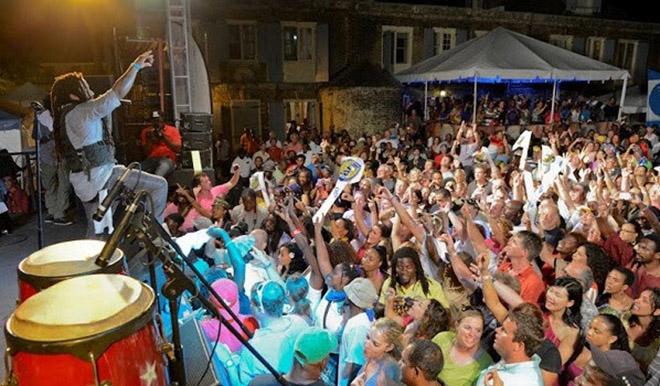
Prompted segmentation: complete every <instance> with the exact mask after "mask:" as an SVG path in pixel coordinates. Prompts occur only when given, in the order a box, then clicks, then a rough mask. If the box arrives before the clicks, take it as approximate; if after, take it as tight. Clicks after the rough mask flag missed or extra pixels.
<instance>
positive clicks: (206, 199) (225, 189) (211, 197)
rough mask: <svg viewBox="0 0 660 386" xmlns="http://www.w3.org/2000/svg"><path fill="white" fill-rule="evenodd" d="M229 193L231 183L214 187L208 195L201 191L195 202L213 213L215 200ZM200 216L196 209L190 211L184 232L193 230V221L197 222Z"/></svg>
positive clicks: (184, 225) (185, 221) (184, 223)
mask: <svg viewBox="0 0 660 386" xmlns="http://www.w3.org/2000/svg"><path fill="white" fill-rule="evenodd" d="M227 193H229V182H227V183H225V184H222V185H216V186H214V187H212V188H211V190H210V191H209V192H208V193H207V192H204V191H201V190H200V191H199V192H198V193H197V194H196V196H195V200H197V202H198V203H199V205H200V206H201V207H202V208H204V209H206V210H208V211H211V210H212V209H213V202H214V201H215V198H216V197H218V196H222V197H224V196H225V195H227ZM199 216H201V215H200V214H199V212H198V211H197V209H195V208H192V209H190V211H189V212H188V214H186V217H185V220H184V221H183V225H182V226H181V228H183V230H184V231H188V230H190V229H192V228H193V221H195V219H197V218H198V217H199Z"/></svg>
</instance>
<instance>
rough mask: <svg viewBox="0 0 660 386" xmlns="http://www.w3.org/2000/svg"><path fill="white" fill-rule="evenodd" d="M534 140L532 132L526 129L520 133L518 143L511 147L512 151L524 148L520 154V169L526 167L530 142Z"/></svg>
mask: <svg viewBox="0 0 660 386" xmlns="http://www.w3.org/2000/svg"><path fill="white" fill-rule="evenodd" d="M531 140H532V132H531V131H529V130H525V131H524V132H523V133H522V134H520V137H518V139H517V140H516V143H514V144H513V147H512V148H511V151H515V150H516V149H522V155H521V156H520V165H519V167H518V168H519V169H520V170H524V169H525V162H527V153H528V152H529V143H530V141H531Z"/></svg>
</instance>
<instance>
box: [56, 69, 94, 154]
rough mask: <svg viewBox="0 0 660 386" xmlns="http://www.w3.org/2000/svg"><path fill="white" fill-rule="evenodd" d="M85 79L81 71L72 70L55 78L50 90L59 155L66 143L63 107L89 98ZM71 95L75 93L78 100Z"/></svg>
mask: <svg viewBox="0 0 660 386" xmlns="http://www.w3.org/2000/svg"><path fill="white" fill-rule="evenodd" d="M84 82H85V80H84V78H83V75H82V74H81V73H80V72H70V73H68V74H64V75H60V76H58V77H57V78H55V82H54V83H53V87H52V88H51V90H50V98H51V107H52V113H53V137H54V139H55V151H56V152H57V154H58V155H60V156H62V155H63V154H64V147H63V146H64V144H63V142H62V141H63V139H62V130H64V128H63V127H61V123H62V110H63V107H64V106H66V105H68V104H71V103H74V104H78V103H82V102H84V101H86V100H87V99H89V97H88V95H87V93H86V91H85V83H84ZM70 95H75V96H76V97H78V100H75V99H72V98H71V96H70Z"/></svg>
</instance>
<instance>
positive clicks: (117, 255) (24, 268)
mask: <svg viewBox="0 0 660 386" xmlns="http://www.w3.org/2000/svg"><path fill="white" fill-rule="evenodd" d="M81 241H84V242H89V243H94V244H98V246H100V247H101V248H102V247H103V245H105V243H104V242H103V241H101V240H91V239H81V240H71V241H63V242H61V243H56V244H53V245H49V246H47V247H45V248H42V249H40V250H38V251H36V252H33V253H31V254H30V255H29V256H27V257H26V258H24V259H23V260H21V262H20V263H19V264H18V273H19V275H21V274H22V275H26V276H33V277H43V278H55V277H63V278H66V277H72V276H78V275H87V274H90V273H94V272H98V270H95V269H89V270H85V271H78V272H69V273H66V274H63V275H58V276H51V275H48V276H46V275H44V274H43V272H39V271H41V270H44V269H43V267H47V266H63V265H66V264H70V262H67V261H61V262H54V263H49V264H40V265H35V264H30V262H29V260H30V258H31V257H33V256H35V255H37V254H39V253H44V252H47V250H49V249H55V247H57V246H61V245H63V244H72V245H73V244H75V243H76V242H81ZM100 253H101V249H99V250H98V253H96V254H95V255H93V256H98V255H99V254H100ZM124 257H125V255H124V251H122V250H121V249H120V248H117V249H116V250H115V251H114V252H113V253H112V257H111V258H110V264H111V265H112V264H115V263H116V262H118V261H121V260H123V259H124ZM35 267H40V268H42V269H38V270H37V272H30V269H32V268H35ZM92 268H93V267H92ZM98 268H99V269H101V268H100V267H98Z"/></svg>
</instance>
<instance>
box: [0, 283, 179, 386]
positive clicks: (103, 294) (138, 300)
mask: <svg viewBox="0 0 660 386" xmlns="http://www.w3.org/2000/svg"><path fill="white" fill-rule="evenodd" d="M154 299H155V294H154V291H153V290H152V289H151V288H150V287H149V286H147V285H146V284H143V283H142V282H140V281H138V280H135V279H133V278H131V277H129V276H124V275H107V274H97V275H88V276H81V277H76V278H73V279H69V280H65V281H62V282H60V283H57V284H55V285H53V286H51V287H50V288H47V289H45V290H43V291H41V292H39V293H37V294H35V295H34V296H32V297H30V298H29V299H27V300H26V301H25V302H23V303H22V304H21V305H19V306H18V308H17V309H16V311H15V312H14V313H13V314H12V315H11V317H10V318H9V319H8V320H7V323H6V325H5V338H6V341H7V353H6V354H5V366H8V364H9V363H11V369H7V370H8V371H7V375H6V376H7V377H8V379H6V380H5V382H14V383H9V384H16V385H20V386H43V385H52V386H56V385H61V386H90V385H113V386H145V385H147V386H165V385H166V384H167V382H166V376H165V362H164V359H163V355H162V354H161V353H160V352H159V349H158V346H159V342H158V339H157V337H158V335H157V332H156V328H155V327H154V324H153V316H154V310H155V300H154Z"/></svg>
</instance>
